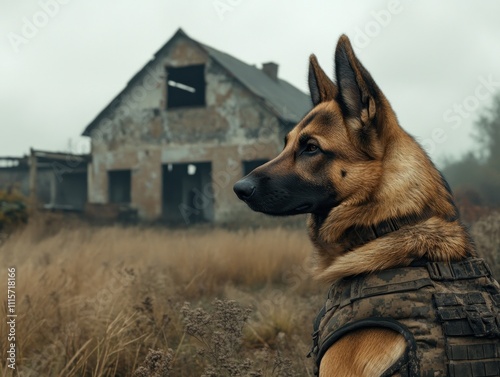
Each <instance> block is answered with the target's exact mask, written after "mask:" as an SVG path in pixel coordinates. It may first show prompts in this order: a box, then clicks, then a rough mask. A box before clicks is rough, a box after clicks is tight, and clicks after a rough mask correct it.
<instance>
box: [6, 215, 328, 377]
mask: <svg viewBox="0 0 500 377" xmlns="http://www.w3.org/2000/svg"><path fill="white" fill-rule="evenodd" d="M49 222H50V226H47V224H46V223H47V220H46V219H45V220H43V219H41V220H40V219H39V220H37V221H35V222H34V223H33V224H31V225H30V226H28V227H26V228H25V229H24V230H22V231H20V232H18V233H16V234H14V235H12V236H11V237H10V238H9V239H8V240H7V241H6V242H5V243H4V244H3V245H2V246H0V266H2V270H3V271H2V272H1V273H0V276H2V280H3V281H5V283H2V284H0V294H1V297H6V296H5V294H6V292H5V290H6V281H7V277H6V272H7V271H6V270H7V267H10V266H15V267H16V269H17V286H16V291H17V307H16V309H17V313H18V317H17V323H18V324H17V349H18V351H17V364H18V369H17V371H18V375H19V376H67V377H72V376H95V377H97V376H132V374H133V372H134V370H136V369H137V368H138V366H139V365H140V364H141V363H142V362H143V361H144V359H145V358H146V355H147V354H148V352H149V350H150V349H157V350H163V351H165V352H167V350H169V349H170V350H171V352H172V353H171V355H170V359H169V360H170V361H169V365H170V366H169V368H171V369H170V372H169V373H171V375H173V376H199V375H201V374H203V373H205V372H207V371H210V368H214V366H213V365H212V363H211V361H210V360H209V359H207V358H205V357H202V356H200V355H199V351H200V350H203V344H201V343H200V342H199V341H197V340H196V339H195V338H193V337H192V336H188V335H187V334H186V321H187V320H188V318H186V312H184V315H183V314H182V308H183V307H184V306H185V302H189V303H190V305H191V306H192V307H194V308H200V310H206V313H207V315H209V316H210V315H212V314H210V313H211V312H212V311H213V310H214V309H213V308H212V307H211V303H212V301H213V299H214V298H221V299H225V300H229V299H230V300H235V301H237V302H238V305H240V306H241V307H242V308H245V309H246V308H249V310H250V314H249V318H248V320H246V321H245V322H244V324H243V325H244V326H243V327H244V328H243V329H242V336H241V339H242V344H241V345H240V346H239V348H238V349H237V350H235V352H237V354H235V355H233V356H234V357H236V358H242V357H243V356H245V357H246V358H248V360H258V359H259V358H258V357H256V356H255V353H259V352H262V351H263V350H264V351H265V353H267V355H268V359H269V358H271V359H272V358H274V359H276V357H277V352H280V356H279V357H278V359H279V360H281V362H282V363H283V362H284V360H285V361H286V360H289V361H290V362H291V363H293V368H292V369H293V370H295V371H297V373H298V375H308V374H309V373H310V370H311V368H310V365H309V364H308V363H307V362H306V361H305V360H304V357H303V356H304V355H305V354H306V353H307V350H308V346H309V336H310V329H311V328H310V325H309V324H310V323H311V321H312V319H313V317H314V316H315V314H316V311H317V309H318V308H319V307H320V305H321V301H322V296H323V293H324V287H318V286H317V285H316V284H313V283H311V281H310V280H309V279H308V274H307V271H306V269H307V266H306V264H307V258H308V256H309V254H310V250H311V246H310V244H309V241H308V239H307V236H306V235H305V232H303V231H299V230H284V229H268V230H254V231H251V230H248V231H243V230H240V231H226V230H221V229H211V230H208V229H205V230H190V231H185V230H184V231H181V230H177V231H171V230H166V229H162V228H156V229H146V228H139V227H128V228H122V227H101V228H94V227H91V226H88V225H84V224H80V223H78V222H76V223H73V224H69V225H68V224H61V223H58V222H57V221H56V222H54V221H53V220H51V221H49ZM5 310H6V308H5V306H4V307H3V308H2V317H3V318H5V315H4V314H5ZM211 318H213V319H217V314H216V313H215V314H213V315H212V317H211ZM304 324H306V325H305V326H304ZM6 331H7V327H6V323H5V321H2V323H1V324H0V332H1V333H2V334H5V333H6ZM214 331H215V330H214ZM280 339H281V340H280ZM284 339H285V340H286V341H284ZM287 343H288V344H287ZM292 343H293V344H292ZM7 346H8V345H7V341H6V338H5V337H2V338H1V339H0V353H1V354H3V355H5V354H6V351H7ZM298 354H300V357H297V355H298ZM153 356H154V355H153ZM153 356H151V355H150V356H148V357H150V358H152V357H153ZM153 359H154V357H153ZM264 359H265V358H264ZM264 359H262V360H264ZM274 359H273V360H274ZM278 359H276V360H278ZM259 360H260V359H259ZM266 360H267V359H266ZM266 363H267V364H266ZM273 363H274V361H273V362H269V360H268V361H266V362H264V361H262V363H256V364H255V365H253V366H252V368H253V369H252V368H251V369H249V370H252V371H254V372H255V371H260V372H259V373H261V374H260V375H263V376H272V375H277V374H276V370H277V369H276V368H274V367H272V366H273V365H274V364H273ZM266 365H267V366H266ZM269 365H271V366H269ZM273 368H274V369H273ZM9 373H10V372H9V370H8V369H7V368H6V365H5V359H3V360H2V361H0V376H8V375H9ZM255 373H257V372H255ZM205 374H206V373H205ZM158 375H159V376H160V375H161V374H158ZM256 375H258V374H256Z"/></svg>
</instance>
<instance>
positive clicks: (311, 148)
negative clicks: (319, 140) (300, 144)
mask: <svg viewBox="0 0 500 377" xmlns="http://www.w3.org/2000/svg"><path fill="white" fill-rule="evenodd" d="M318 149H319V148H318V146H317V145H316V144H311V143H308V144H307V145H306V147H305V149H304V152H307V153H314V152H317V151H318Z"/></svg>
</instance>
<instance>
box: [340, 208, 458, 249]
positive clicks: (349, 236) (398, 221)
mask: <svg viewBox="0 0 500 377" xmlns="http://www.w3.org/2000/svg"><path fill="white" fill-rule="evenodd" d="M432 216H433V212H432V210H431V209H430V208H428V207H426V208H424V209H423V210H422V212H421V213H419V214H412V215H408V216H401V217H396V218H390V219H387V220H384V221H382V222H380V223H378V224H374V225H353V226H351V227H349V228H347V229H346V230H345V232H344V233H343V234H342V235H341V236H340V237H339V238H338V240H337V243H338V244H340V245H341V246H342V248H343V251H344V252H347V251H350V250H353V249H355V248H357V247H360V246H362V245H365V244H367V243H368V242H370V241H373V240H375V239H377V238H380V237H383V236H385V235H387V234H389V233H392V232H395V231H397V230H399V229H401V228H402V227H405V226H412V225H416V224H418V223H421V222H423V221H425V220H428V219H430V218H431V217H432ZM454 220H456V217H454V218H453V219H449V221H454Z"/></svg>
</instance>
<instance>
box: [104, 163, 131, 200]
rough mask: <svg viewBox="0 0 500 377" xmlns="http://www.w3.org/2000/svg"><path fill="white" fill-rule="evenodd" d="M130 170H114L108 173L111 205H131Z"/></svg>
mask: <svg viewBox="0 0 500 377" xmlns="http://www.w3.org/2000/svg"><path fill="white" fill-rule="evenodd" d="M131 181H132V180H131V174H130V170H112V171H109V172H108V183H109V185H108V198H109V202H110V203H117V204H130V202H131V200H130V191H131Z"/></svg>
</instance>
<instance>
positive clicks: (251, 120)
mask: <svg viewBox="0 0 500 377" xmlns="http://www.w3.org/2000/svg"><path fill="white" fill-rule="evenodd" d="M310 108H311V102H310V99H309V97H308V96H307V95H306V94H304V93H303V92H301V91H300V90H298V89H297V88H295V87H294V86H292V85H291V84H289V83H288V82H286V81H284V80H282V79H280V78H279V77H278V65H277V64H275V63H265V64H263V65H262V68H257V67H255V66H252V65H248V64H246V63H244V62H242V61H240V60H238V59H236V58H234V57H232V56H230V55H228V54H226V53H224V52H221V51H218V50H216V49H214V48H212V47H209V46H207V45H205V44H202V43H200V42H198V41H196V40H194V39H192V38H190V37H189V36H188V35H187V34H186V33H185V32H183V31H182V30H181V29H179V30H178V31H177V32H176V33H175V34H174V35H173V36H172V38H171V39H170V40H169V41H168V42H167V43H166V44H165V45H164V46H163V47H162V48H161V49H160V50H159V51H158V52H156V54H155V55H154V57H153V59H152V60H150V61H149V62H148V63H147V64H146V65H145V66H144V67H143V68H142V69H141V70H140V71H139V72H138V73H137V74H136V75H135V76H134V77H132V79H131V80H130V81H129V82H128V84H127V85H126V87H125V88H124V89H123V90H122V91H121V92H120V93H119V94H118V95H117V96H116V98H114V99H113V100H112V101H111V103H110V104H109V105H107V106H106V107H105V108H104V109H103V110H102V111H101V112H100V113H99V114H98V115H97V117H96V118H95V119H94V120H93V121H92V122H91V123H90V124H89V125H87V127H86V128H85V130H84V131H83V135H84V136H88V137H90V139H91V156H90V158H89V159H88V163H86V164H85V166H86V168H87V179H86V184H87V189H86V191H85V194H86V196H87V198H86V209H87V210H88V211H89V212H92V213H94V214H96V213H99V211H103V212H104V211H106V207H109V206H115V207H116V206H120V207H129V208H132V209H133V210H134V211H136V213H137V215H138V217H139V218H140V219H142V220H147V221H155V220H165V221H167V222H181V223H186V224H191V223H194V222H200V221H210V222H215V223H228V222H231V221H234V220H235V219H236V218H239V217H240V216H241V214H245V216H248V215H249V213H250V211H249V210H248V209H247V208H246V206H245V205H244V203H242V202H241V201H239V200H238V199H237V198H236V196H235V195H234V193H233V191H232V186H233V184H234V182H236V181H237V180H238V179H239V178H240V177H242V176H243V175H245V174H247V173H248V172H249V171H251V170H252V169H253V168H255V167H256V166H258V165H260V164H262V163H263V162H265V161H267V160H269V159H271V158H273V157H274V156H276V154H277V153H278V152H279V151H280V150H281V149H282V148H283V138H284V135H285V134H286V133H287V132H288V131H289V130H290V129H291V127H293V126H294V125H295V124H296V123H297V122H298V121H299V120H300V119H301V118H302V116H303V115H304V114H305V113H306V112H307V111H308V110H309V109H310Z"/></svg>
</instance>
